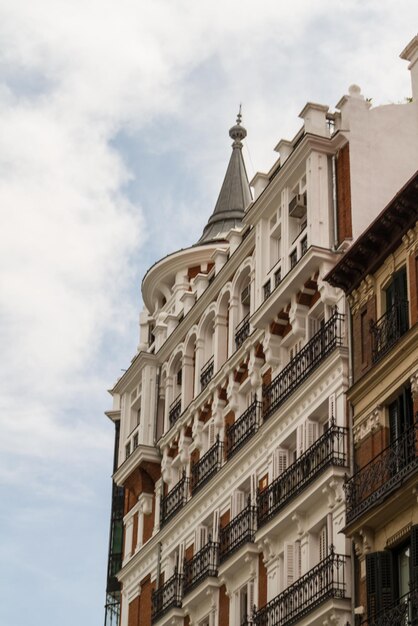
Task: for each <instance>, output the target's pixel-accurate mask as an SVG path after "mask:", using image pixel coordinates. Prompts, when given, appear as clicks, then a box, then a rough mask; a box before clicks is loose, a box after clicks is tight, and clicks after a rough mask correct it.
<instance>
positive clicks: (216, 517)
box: [212, 509, 220, 542]
mask: <svg viewBox="0 0 418 626" xmlns="http://www.w3.org/2000/svg"><path fill="white" fill-rule="evenodd" d="M219 524H220V520H219V509H215V510H214V512H213V530H212V537H213V541H215V542H216V541H218V537H219Z"/></svg>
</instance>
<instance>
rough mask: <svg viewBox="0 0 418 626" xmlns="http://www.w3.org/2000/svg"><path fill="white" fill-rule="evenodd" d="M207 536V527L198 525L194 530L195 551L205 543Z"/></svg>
mask: <svg viewBox="0 0 418 626" xmlns="http://www.w3.org/2000/svg"><path fill="white" fill-rule="evenodd" d="M207 537H208V529H207V528H206V526H198V527H197V528H196V530H195V546H196V552H199V550H201V549H202V548H203V546H204V545H206V542H207Z"/></svg>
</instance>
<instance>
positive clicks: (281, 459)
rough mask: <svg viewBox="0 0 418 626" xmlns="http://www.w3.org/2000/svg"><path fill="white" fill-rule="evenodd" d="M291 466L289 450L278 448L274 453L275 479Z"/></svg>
mask: <svg viewBox="0 0 418 626" xmlns="http://www.w3.org/2000/svg"><path fill="white" fill-rule="evenodd" d="M288 465H289V450H286V448H276V450H274V452H273V478H277V477H278V476H280V474H282V473H283V472H284V471H285V469H287V467H288Z"/></svg>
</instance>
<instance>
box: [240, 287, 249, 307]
mask: <svg viewBox="0 0 418 626" xmlns="http://www.w3.org/2000/svg"><path fill="white" fill-rule="evenodd" d="M250 297H251V289H250V285H247V286H246V287H245V289H243V290H242V291H241V304H242V305H243V306H250Z"/></svg>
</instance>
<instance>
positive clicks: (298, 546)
mask: <svg viewBox="0 0 418 626" xmlns="http://www.w3.org/2000/svg"><path fill="white" fill-rule="evenodd" d="M403 58H406V59H408V60H409V61H410V69H411V74H412V76H413V81H412V82H413V88H414V89H415V86H417V85H418V80H417V71H418V63H416V60H417V58H418V40H417V38H415V39H414V40H413V41H412V42H411V44H410V45H409V47H408V48H406V50H405V51H404V53H403ZM417 96H418V94H417V93H414V97H415V98H414V101H413V102H410V103H407V104H406V103H405V104H399V105H388V106H386V107H376V108H371V107H370V103H368V102H367V101H366V100H365V99H364V97H363V96H362V95H361V91H360V89H359V88H358V87H357V86H352V87H351V88H350V89H349V94H348V95H347V96H344V97H343V98H342V99H341V100H340V101H339V103H338V104H337V108H336V110H335V111H334V112H330V111H329V108H328V107H327V106H324V105H318V104H314V103H308V104H306V106H305V107H304V108H303V110H302V112H301V114H300V117H301V118H302V120H303V125H302V128H301V129H300V131H299V132H298V133H297V134H296V136H295V137H294V138H293V140H291V141H287V140H281V141H280V142H279V143H278V145H277V147H276V150H277V151H278V152H279V154H280V156H279V158H278V159H277V160H276V162H275V163H274V164H273V166H272V168H271V169H270V171H269V172H268V173H263V174H261V173H259V174H257V175H256V176H255V177H254V179H253V180H252V181H251V185H252V187H253V189H254V199H253V196H252V194H251V191H250V185H249V182H248V179H247V175H246V171H245V166H244V162H243V158H242V141H243V140H244V139H245V136H246V131H245V129H244V128H243V126H242V124H241V117H240V116H238V120H237V124H236V125H235V126H233V127H232V128H231V130H230V137H231V139H232V140H233V143H232V154H231V158H230V161H229V164H228V167H227V171H226V175H225V179H224V181H223V184H222V187H221V191H220V194H219V198H218V201H217V203H216V206H215V209H214V211H213V214H212V215H211V217H210V218H209V221H208V224H207V226H206V227H205V229H204V231H203V234H202V237H201V238H200V240H199V241H198V242H197V243H196V244H195V245H194V246H191V247H190V248H188V249H185V250H181V251H179V252H175V253H173V254H171V255H169V256H168V257H166V258H164V259H162V260H161V261H159V262H157V263H156V264H155V265H154V266H153V267H151V268H150V270H149V271H148V272H147V274H146V276H145V277H144V280H143V283H142V295H143V300H144V310H143V312H142V313H141V316H140V344H139V347H138V353H137V355H136V356H135V357H134V359H133V360H132V362H131V364H130V366H129V368H128V370H127V371H126V372H125V373H124V374H123V376H122V377H121V378H120V380H119V381H118V382H117V383H116V385H115V386H114V388H113V390H112V392H111V393H112V396H113V408H112V410H111V411H109V412H108V416H109V417H110V418H111V419H112V421H113V422H114V423H115V431H116V445H115V472H114V476H113V481H114V483H113V503H114V506H113V508H112V526H111V541H110V555H109V573H108V602H107V612H106V622H107V626H110V624H112V626H113V624H118V625H119V624H120V625H121V626H138V625H139V624H141V626H142V625H144V626H147V625H148V624H151V623H152V624H158V626H163V625H165V624H178V625H181V626H192V625H199V626H226V625H227V624H231V625H234V626H235V625H237V626H239V625H242V624H258V625H260V626H264V625H266V626H267V625H268V626H274V625H276V624H277V625H279V624H280V625H281V624H294V623H297V624H301V625H308V624H313V625H319V624H321V625H324V624H331V623H332V624H341V625H345V624H347V623H351V615H352V597H353V590H352V580H353V576H352V571H353V566H354V564H353V562H352V559H351V541H350V539H349V538H347V537H346V536H345V535H344V533H343V532H342V530H343V529H344V527H345V524H346V517H345V516H346V511H345V509H346V503H345V497H344V481H345V476H346V475H347V474H348V473H349V472H350V463H351V457H350V445H349V442H350V437H349V425H350V422H349V414H348V412H347V399H346V392H347V389H348V388H349V385H350V380H349V376H350V370H349V332H348V326H347V311H346V300H345V296H344V292H343V291H342V290H341V289H340V288H338V287H334V286H332V285H331V284H330V283H329V282H327V281H326V280H325V276H326V275H327V274H328V273H329V272H330V270H331V269H332V268H333V267H334V265H335V263H336V262H337V261H338V260H339V258H340V257H341V251H344V250H346V249H347V248H349V247H350V245H351V244H352V242H353V241H355V240H356V239H357V237H358V236H359V235H360V233H361V232H362V231H363V230H364V228H365V227H366V226H367V225H368V224H369V223H370V222H371V220H372V219H373V218H374V217H375V216H376V215H377V214H378V211H379V210H380V209H381V207H382V206H384V205H385V204H386V203H387V202H388V201H389V200H390V198H391V197H393V195H394V194H395V192H396V191H397V189H399V188H400V187H401V185H402V183H403V182H404V180H406V179H408V178H409V177H410V176H411V175H412V173H413V172H414V170H415V169H416V168H415V166H414V164H416V163H417V162H418V141H417V139H418V104H417V99H418V98H417Z"/></svg>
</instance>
